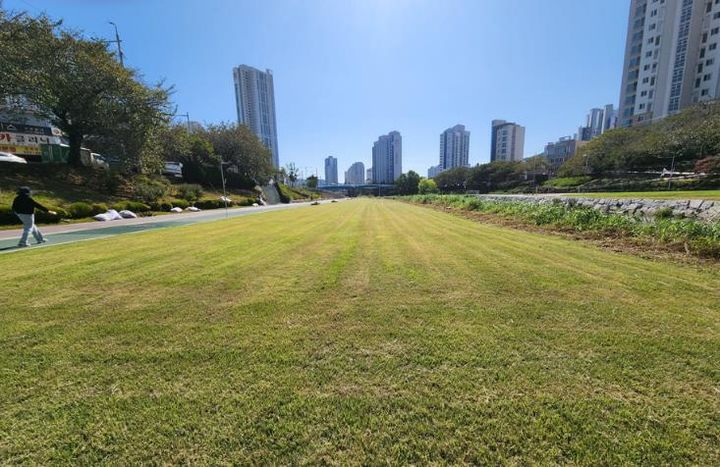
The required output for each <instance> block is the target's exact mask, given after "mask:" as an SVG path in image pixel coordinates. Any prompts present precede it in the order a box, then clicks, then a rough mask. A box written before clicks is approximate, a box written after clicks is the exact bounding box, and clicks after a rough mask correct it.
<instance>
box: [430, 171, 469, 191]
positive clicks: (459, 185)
mask: <svg viewBox="0 0 720 467" xmlns="http://www.w3.org/2000/svg"><path fill="white" fill-rule="evenodd" d="M469 175H470V168H469V167H456V168H454V169H449V170H446V171H444V172H442V173H440V174H438V175H436V176H435V177H434V178H433V180H435V183H436V184H437V186H438V189H439V190H440V191H441V192H443V193H461V192H465V189H466V188H465V184H466V183H467V179H468V176H469Z"/></svg>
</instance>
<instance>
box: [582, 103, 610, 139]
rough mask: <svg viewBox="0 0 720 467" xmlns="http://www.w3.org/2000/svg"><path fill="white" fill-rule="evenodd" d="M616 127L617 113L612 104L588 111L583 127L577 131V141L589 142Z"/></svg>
mask: <svg viewBox="0 0 720 467" xmlns="http://www.w3.org/2000/svg"><path fill="white" fill-rule="evenodd" d="M616 126H617V111H616V110H615V107H614V106H613V105H612V104H608V105H606V106H605V107H604V108H602V109H600V108H595V109H590V113H588V116H587V122H586V124H585V126H582V127H580V129H579V130H578V138H577V139H578V140H579V141H590V140H591V139H593V138H597V137H598V136H600V135H601V134H603V133H605V132H606V131H608V130H612V129H613V128H615V127H616Z"/></svg>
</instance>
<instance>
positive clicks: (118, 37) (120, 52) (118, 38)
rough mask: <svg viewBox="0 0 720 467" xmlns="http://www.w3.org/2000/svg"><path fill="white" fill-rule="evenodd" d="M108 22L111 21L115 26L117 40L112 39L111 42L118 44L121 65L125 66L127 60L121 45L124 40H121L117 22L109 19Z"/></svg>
mask: <svg viewBox="0 0 720 467" xmlns="http://www.w3.org/2000/svg"><path fill="white" fill-rule="evenodd" d="M108 23H110V24H111V25H112V26H113V27H114V28H115V40H114V41H111V42H115V43H116V44H117V49H118V58H119V59H120V66H121V67H125V61H124V59H123V51H122V47H121V46H120V44H121V43H122V41H121V40H120V33H119V32H118V28H117V24H115V23H113V22H112V21H108Z"/></svg>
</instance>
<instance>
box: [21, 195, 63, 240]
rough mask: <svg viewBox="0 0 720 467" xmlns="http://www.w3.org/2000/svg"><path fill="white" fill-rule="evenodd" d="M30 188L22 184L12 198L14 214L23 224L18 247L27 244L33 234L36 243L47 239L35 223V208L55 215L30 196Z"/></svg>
mask: <svg viewBox="0 0 720 467" xmlns="http://www.w3.org/2000/svg"><path fill="white" fill-rule="evenodd" d="M30 195H31V193H30V188H28V187H26V186H22V187H20V188H19V189H18V191H17V196H16V197H15V199H14V200H13V204H12V210H13V212H14V213H15V215H16V216H18V218H19V219H20V221H21V222H22V224H23V232H22V237H20V243H18V246H19V247H26V246H28V237H29V236H30V234H31V233H32V234H33V237H35V240H37V242H38V243H45V242H46V241H47V240H45V239H44V238H43V235H42V233H40V230H38V228H37V226H36V225H35V208H37V209H39V210H41V211H45V212H47V213H50V214H52V215H55V214H56V213H55V211H50V210H49V209H48V208H46V207H45V206H43V205H42V204H40V203H38V202H37V201H35V200H34V199H32V196H30Z"/></svg>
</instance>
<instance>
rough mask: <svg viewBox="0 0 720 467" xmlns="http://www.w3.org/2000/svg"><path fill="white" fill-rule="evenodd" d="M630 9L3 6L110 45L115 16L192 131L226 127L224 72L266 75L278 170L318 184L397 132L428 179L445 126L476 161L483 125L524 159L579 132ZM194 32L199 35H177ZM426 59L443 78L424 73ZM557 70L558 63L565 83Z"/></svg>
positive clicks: (519, 4) (602, 99) (610, 92)
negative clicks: (59, 22) (552, 30)
mask: <svg viewBox="0 0 720 467" xmlns="http://www.w3.org/2000/svg"><path fill="white" fill-rule="evenodd" d="M629 3H630V0H607V1H604V2H578V1H577V0H553V1H552V2H541V1H537V0H453V7H452V8H448V7H447V4H446V2H439V1H432V0H413V1H410V0H394V1H392V2H390V1H380V0H347V1H346V2H326V1H321V0H306V1H303V2H288V1H284V0H266V1H263V2H251V1H240V2H238V1H236V0H210V1H207V0H206V1H202V2H201V1H199V0H185V1H184V2H183V5H182V8H167V4H166V3H165V2H160V1H157V0H147V1H143V2H140V1H138V0H127V1H123V2H90V1H87V0H5V1H4V6H5V7H6V8H8V9H14V10H29V11H30V12H31V13H33V14H36V13H40V12H43V11H44V12H47V13H48V14H49V15H50V16H51V17H52V18H56V19H63V21H64V24H65V25H66V26H68V27H70V28H72V29H78V30H83V31H85V33H86V34H87V35H88V36H93V37H99V38H104V39H110V38H114V30H113V29H112V27H111V26H109V25H108V24H107V20H111V21H113V22H115V23H116V24H117V25H118V29H119V32H120V35H121V37H122V40H123V50H124V52H125V64H126V65H127V66H129V67H133V68H136V69H138V70H139V72H140V73H141V74H142V75H143V76H144V78H145V80H146V81H147V82H148V83H156V82H159V81H161V80H163V79H164V80H165V82H166V84H168V85H173V86H174V93H173V97H172V98H173V101H174V103H175V104H176V105H177V109H178V113H183V114H184V113H188V114H189V115H190V118H191V119H192V120H194V121H198V122H201V123H203V124H207V123H217V122H221V121H237V109H236V105H235V96H234V86H233V79H232V77H231V73H230V71H231V70H232V68H233V67H235V66H237V65H238V64H247V65H250V66H252V67H255V68H257V69H259V70H265V69H271V70H273V75H274V78H275V80H274V81H275V82H274V88H275V89H274V91H275V103H276V119H277V127H278V133H277V137H278V147H279V149H280V154H279V159H280V160H279V162H280V165H283V166H284V165H285V164H287V163H289V162H294V163H295V164H296V165H297V166H298V167H303V168H305V167H307V168H308V169H307V170H305V172H307V173H311V172H313V173H314V172H317V173H318V174H321V173H322V171H323V159H324V157H325V155H327V154H336V155H338V159H339V160H338V170H343V171H345V170H347V169H348V168H349V166H350V165H351V164H352V163H354V162H357V161H362V162H363V163H364V164H365V166H366V169H367V168H368V167H369V166H370V165H371V164H370V155H369V151H368V147H369V145H371V144H372V142H373V141H374V140H375V138H376V137H377V135H379V134H381V133H383V132H386V131H387V130H388V129H392V128H396V129H398V130H399V131H400V132H401V133H402V137H403V171H404V172H407V171H408V170H414V171H416V172H418V173H420V174H425V173H426V172H427V169H428V167H431V166H434V165H437V164H438V161H437V158H438V152H437V145H438V134H439V132H441V131H442V130H443V129H444V128H447V126H448V123H449V122H462V123H463V124H464V125H465V126H466V128H467V130H469V131H470V132H471V133H472V140H473V141H472V146H471V148H470V153H469V164H470V165H475V164H477V163H485V162H489V160H490V132H489V131H487V128H488V127H489V126H490V122H491V121H492V120H493V119H494V118H498V117H501V118H507V119H508V120H513V121H517V122H519V123H521V124H522V125H523V126H525V127H526V128H527V132H526V141H525V143H526V144H525V153H524V156H526V157H527V156H531V155H533V154H538V153H541V152H542V151H543V149H544V147H545V144H547V142H548V141H552V140H554V139H556V138H557V137H559V136H562V135H567V134H572V133H573V132H575V131H577V127H578V126H579V124H580V123H581V122H582V121H583V119H584V117H585V115H586V113H587V110H588V109H590V108H593V107H595V106H597V105H599V104H602V103H613V104H615V105H618V103H619V100H620V96H619V91H620V83H621V78H622V70H623V60H624V55H625V54H624V52H625V36H626V31H627V26H628V9H629ZM457 11H462V12H463V14H462V15H458V14H456V12H457ZM139 13H142V14H139ZM157 18H163V21H158V20H157ZM558 18H562V23H563V34H533V36H532V41H528V35H529V34H531V31H534V30H537V28H538V26H539V25H542V24H550V23H551V22H552V21H556V20H557V19H558ZM200 25H201V29H202V34H188V33H187V31H192V30H195V29H197V28H198V27H199V26H200ZM511 30H512V31H525V32H526V34H507V31H511ZM238 31H240V32H241V34H238ZM587 31H602V40H581V39H580V38H583V37H586V36H587ZM568 37H573V38H578V39H577V40H568V39H567V38H568ZM498 41H502V43H503V47H497V46H496V44H497V43H498ZM179 57H182V59H181V60H180V59H179ZM438 63H441V64H442V68H443V69H446V70H453V71H452V73H445V74H442V76H441V75H440V74H438V73H435V72H434V71H435V70H436V66H437V64H438ZM560 63H565V64H567V65H568V66H564V67H563V70H562V73H558V72H557V65H558V64H560ZM490 65H492V66H490ZM378 70H382V71H383V74H382V78H379V77H378V76H379V75H378V73H377V71H378ZM520 91H522V92H520ZM178 123H182V122H181V121H179V122H178Z"/></svg>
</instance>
